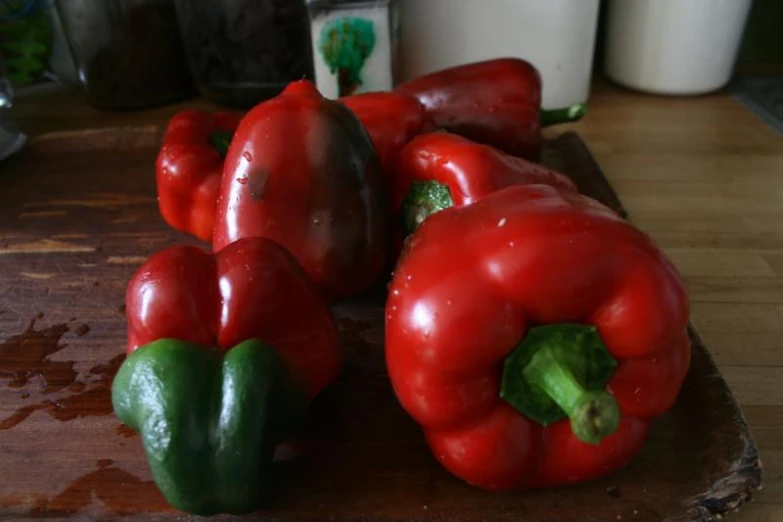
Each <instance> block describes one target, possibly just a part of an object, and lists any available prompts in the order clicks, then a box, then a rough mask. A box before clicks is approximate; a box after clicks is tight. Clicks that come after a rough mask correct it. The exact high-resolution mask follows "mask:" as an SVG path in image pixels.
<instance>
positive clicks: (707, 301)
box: [0, 82, 783, 522]
mask: <svg viewBox="0 0 783 522" xmlns="http://www.w3.org/2000/svg"><path fill="white" fill-rule="evenodd" d="M185 106H202V107H203V106H207V107H209V106H210V104H208V103H205V102H203V101H200V100H194V101H190V102H187V103H184V104H179V105H172V106H169V107H165V108H162V109H153V110H146V111H137V112H125V113H121V112H118V113H106V112H100V111H97V110H95V109H91V108H89V107H87V106H86V105H85V104H84V103H83V101H82V100H81V98H80V97H79V96H77V95H75V94H74V93H62V94H59V93H58V94H52V95H48V96H47V97H46V98H40V97H35V98H23V99H20V100H18V101H17V104H16V106H15V107H14V109H13V110H12V114H13V117H14V119H15V121H16V122H17V124H19V125H20V126H21V127H22V128H23V129H24V130H25V132H27V133H28V135H29V136H30V137H31V138H32V139H38V138H39V137H40V136H43V135H45V134H48V133H51V132H57V131H63V130H70V129H79V128H101V127H109V126H111V127H114V126H124V125H139V124H160V123H161V122H164V121H165V119H166V118H168V117H169V116H170V115H171V114H173V113H174V112H176V111H177V110H179V109H181V108H183V107H185ZM567 129H571V130H575V131H577V132H579V134H580V135H581V136H582V137H583V138H584V139H585V141H586V142H587V144H588V145H589V147H590V149H591V151H592V152H593V154H594V155H595V157H596V159H597V160H598V162H599V163H600V165H601V167H602V168H603V170H604V172H605V173H606V175H607V177H608V178H609V180H610V181H611V183H612V185H613V186H614V188H615V190H616V191H617V192H618V194H619V196H620V198H621V199H622V201H623V203H624V204H625V207H626V208H627V210H628V211H629V212H630V215H631V219H632V221H633V222H634V223H635V224H636V225H637V226H639V227H640V228H642V229H643V230H645V231H646V232H648V233H650V234H651V235H652V236H653V237H654V238H655V239H656V240H657V241H658V242H659V244H660V245H661V246H662V247H663V248H664V249H665V250H666V252H667V253H668V254H669V255H670V256H671V258H672V259H673V260H674V262H675V263H676V265H677V266H678V267H679V269H680V271H681V272H682V273H683V275H684V276H685V278H686V280H687V283H688V287H689V290H690V293H691V299H692V303H693V306H692V319H693V322H694V324H695V325H696V327H697V328H698V330H699V332H700V333H701V335H702V337H703V339H704V341H705V344H706V345H707V346H708V348H709V349H710V350H711V352H712V354H713V355H714V357H715V359H716V361H717V363H718V365H719V366H720V370H721V372H722V373H723V375H724V376H725V378H726V379H727V381H728V382H729V384H730V386H731V388H732V390H733V392H734V394H735V396H736V397H737V399H738V400H739V402H740V403H741V406H742V408H743V411H744V413H745V415H746V418H747V420H748V422H749V423H750V425H751V427H752V429H753V434H754V436H755V438H756V441H757V443H758V445H759V448H760V453H761V455H760V456H761V460H762V462H763V464H764V467H765V475H764V489H763V490H762V491H761V492H759V493H758V495H757V497H756V499H755V501H754V502H753V503H751V504H749V505H747V506H745V507H744V508H743V510H742V511H741V512H740V513H739V514H737V515H734V516H732V517H730V519H731V520H735V521H736V522H771V521H774V520H783V137H781V136H780V135H778V134H776V133H775V132H774V131H773V130H772V129H771V128H770V127H768V126H767V125H766V124H765V123H764V122H763V121H762V120H761V119H759V118H758V117H757V116H755V115H754V114H753V113H751V112H750V111H749V110H747V109H746V108H745V107H744V106H743V105H741V104H740V103H738V102H737V101H735V100H734V99H733V98H732V97H731V96H730V95H729V94H726V93H718V94H713V95H708V96H703V97H697V98H666V97H655V96H648V95H643V94H638V93H632V92H629V91H625V90H621V89H619V88H616V87H613V86H610V85H606V84H604V83H601V82H599V83H597V84H596V85H595V87H594V90H593V94H592V98H591V100H590V108H589V113H588V115H587V117H586V118H585V119H584V120H583V121H581V122H578V123H576V124H573V125H569V126H560V127H558V128H557V129H556V132H557V133H559V132H562V131H564V130H567ZM0 169H2V166H1V165H0ZM3 335H4V334H3Z"/></svg>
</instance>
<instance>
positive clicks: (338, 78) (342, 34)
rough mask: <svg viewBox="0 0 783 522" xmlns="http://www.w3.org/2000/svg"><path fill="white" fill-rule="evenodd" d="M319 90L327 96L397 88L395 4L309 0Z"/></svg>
mask: <svg viewBox="0 0 783 522" xmlns="http://www.w3.org/2000/svg"><path fill="white" fill-rule="evenodd" d="M307 6H308V8H309V14H310V33H311V34H310V40H311V41H312V44H313V59H314V65H315V77H316V84H317V86H318V90H319V91H321V94H323V95H324V96H325V97H327V98H338V97H340V96H350V95H352V94H359V93H362V92H370V91H388V90H391V89H392V88H393V87H394V85H395V77H396V69H397V46H398V41H399V39H398V33H399V8H398V3H397V0H308V2H307Z"/></svg>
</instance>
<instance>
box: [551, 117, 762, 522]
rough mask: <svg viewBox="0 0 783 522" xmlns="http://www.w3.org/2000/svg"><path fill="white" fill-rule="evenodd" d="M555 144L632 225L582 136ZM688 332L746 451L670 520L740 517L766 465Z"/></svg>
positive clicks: (705, 353)
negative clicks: (575, 159)
mask: <svg viewBox="0 0 783 522" xmlns="http://www.w3.org/2000/svg"><path fill="white" fill-rule="evenodd" d="M552 141H553V142H554V143H555V144H556V146H557V144H558V142H561V143H562V145H560V147H567V148H571V149H572V150H573V151H574V152H575V153H576V154H577V155H578V158H579V163H580V164H583V165H587V168H589V169H590V170H592V171H594V173H595V176H594V177H593V176H591V177H593V178H594V179H595V180H596V181H598V182H599V183H600V185H601V187H600V188H599V190H600V192H601V195H602V196H604V197H606V198H607V199H609V201H607V202H605V203H608V206H609V207H610V208H612V209H613V210H615V211H616V212H618V214H620V215H621V216H622V217H623V218H624V219H626V220H628V221H631V217H630V215H629V214H628V212H627V210H626V209H625V207H624V206H623V204H622V201H621V200H620V197H619V196H618V195H617V193H616V192H615V190H614V188H613V187H612V185H611V183H609V180H608V179H607V177H606V175H605V173H604V172H603V170H602V169H601V167H600V165H599V164H598V162H597V161H596V159H595V157H594V156H593V154H592V152H591V151H590V149H589V147H588V146H587V144H586V143H585V142H584V140H583V139H582V138H581V136H579V134H578V133H576V132H574V131H567V132H564V133H562V134H560V135H557V136H555V137H553V138H552ZM599 180H600V181H599ZM688 329H689V333H690V336H691V339H692V340H693V348H694V349H696V350H699V354H700V356H702V357H703V358H704V361H705V363H706V366H707V370H708V372H709V375H710V376H715V377H717V378H716V379H715V381H716V383H718V385H719V386H720V387H721V388H722V390H721V391H722V392H723V394H724V395H725V397H726V399H727V402H728V407H730V408H731V409H732V410H733V416H734V422H735V424H736V425H737V427H738V429H739V431H740V433H741V437H742V439H743V443H744V447H743V450H742V451H741V452H740V454H739V455H738V456H737V457H736V458H735V460H734V462H732V463H731V465H730V467H729V469H730V472H729V474H727V475H725V476H723V477H721V478H719V479H718V480H717V481H716V482H715V483H714V484H712V486H711V487H710V489H709V490H708V491H705V492H704V493H702V494H700V495H697V496H695V497H692V498H691V499H690V502H689V503H688V505H686V506H685V509H686V513H685V514H684V515H683V516H682V517H679V518H676V519H670V520H669V522H686V521H687V522H714V521H717V520H721V519H723V518H725V517H726V516H728V515H730V514H733V513H736V512H737V511H739V510H740V509H741V508H742V506H743V505H745V504H746V503H748V502H751V501H752V500H753V498H754V494H755V492H757V491H759V490H761V489H762V488H763V464H762V462H761V460H760V458H759V453H758V446H757V445H756V441H755V439H754V438H753V434H752V432H751V430H750V426H749V425H748V423H747V420H746V419H745V415H744V414H743V413H742V410H741V408H740V406H739V404H738V403H737V401H736V399H735V398H734V395H733V394H732V393H731V390H730V388H729V386H728V384H727V383H726V381H725V379H723V377H722V376H721V373H720V370H719V369H718V366H717V364H716V363H715V360H714V358H713V357H712V354H711V353H710V352H709V350H708V349H707V347H706V345H705V344H704V343H703V342H702V340H701V336H700V335H699V333H698V330H697V329H696V327H695V326H694V325H693V324H692V323H691V324H690V325H689V326H688Z"/></svg>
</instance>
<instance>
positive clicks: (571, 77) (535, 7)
mask: <svg viewBox="0 0 783 522" xmlns="http://www.w3.org/2000/svg"><path fill="white" fill-rule="evenodd" d="M598 6H599V1H598V0H401V3H400V19H401V22H400V32H401V37H400V47H399V48H400V65H401V81H407V80H410V79H412V78H415V77H416V76H419V75H422V74H427V73H430V72H433V71H436V70H439V69H445V68H447V67H452V66H455V65H462V64H465V63H470V62H477V61H482V60H490V59H493V58H506V57H514V58H523V59H525V60H527V61H529V62H531V63H532V64H533V65H535V66H536V68H537V69H538V71H539V73H540V74H541V78H542V93H541V94H542V100H541V101H542V106H543V108H545V109H562V108H566V107H569V106H571V105H575V104H581V103H585V102H586V101H587V99H588V96H589V92H590V78H591V73H592V67H593V53H594V49H595V35H596V27H597V23H598Z"/></svg>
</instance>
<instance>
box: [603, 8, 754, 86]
mask: <svg viewBox="0 0 783 522" xmlns="http://www.w3.org/2000/svg"><path fill="white" fill-rule="evenodd" d="M751 4H752V0H610V4H609V12H608V20H607V33H606V48H605V65H604V69H605V72H606V75H607V76H608V77H609V78H611V79H612V80H614V81H616V82H617V83H619V84H621V85H624V86H626V87H630V88H632V89H637V90H641V91H647V92H652V93H656V94H673V95H695V94H703V93H707V92H711V91H714V90H717V89H720V88H721V87H723V86H724V85H726V83H727V82H728V81H729V79H730V78H731V73H732V71H733V69H734V63H735V62H736V59H737V53H738V52H739V46H740V41H741V38H742V33H743V30H744V28H745V23H746V22H747V18H748V14H749V12H750V7H751Z"/></svg>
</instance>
